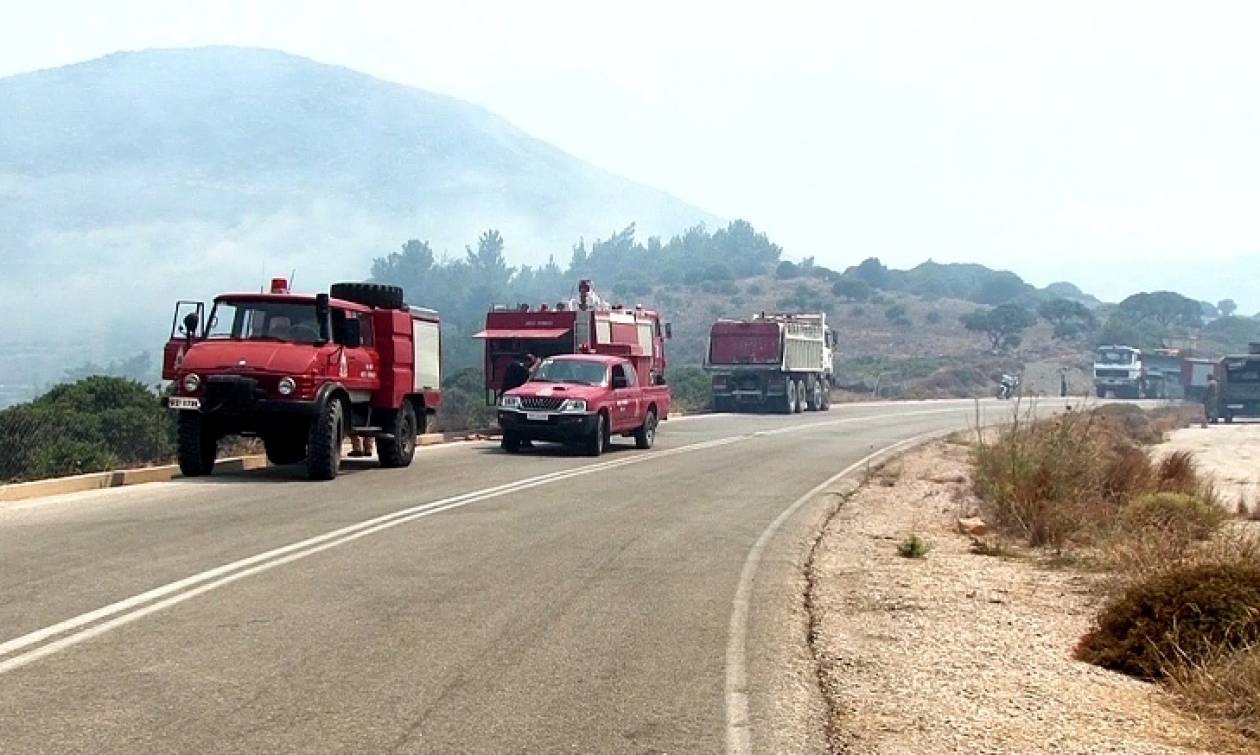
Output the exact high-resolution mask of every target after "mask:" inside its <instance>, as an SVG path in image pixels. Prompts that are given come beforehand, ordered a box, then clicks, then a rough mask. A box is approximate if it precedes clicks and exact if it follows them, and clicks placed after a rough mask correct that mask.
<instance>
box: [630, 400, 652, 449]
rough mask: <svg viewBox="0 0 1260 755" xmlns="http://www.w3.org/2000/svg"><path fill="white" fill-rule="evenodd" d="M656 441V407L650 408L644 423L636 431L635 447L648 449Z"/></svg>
mask: <svg viewBox="0 0 1260 755" xmlns="http://www.w3.org/2000/svg"><path fill="white" fill-rule="evenodd" d="M655 442H656V409H654V408H653V409H648V413H647V417H645V418H644V419H643V425H642V426H641V427H639V429H638V430H635V431H634V447H635V448H642V449H645V450H646V449H648V448H651V447H652V444H653V443H655Z"/></svg>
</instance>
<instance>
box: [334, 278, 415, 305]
mask: <svg viewBox="0 0 1260 755" xmlns="http://www.w3.org/2000/svg"><path fill="white" fill-rule="evenodd" d="M328 295H329V296H331V297H332V298H334V299H344V300H345V301H352V302H354V303H355V304H362V305H364V306H366V307H376V308H377V309H402V308H403V306H404V304H403V290H402V288H400V287H399V286H390V285H387V284H385V283H334V284H332V287H331V288H329V289H328Z"/></svg>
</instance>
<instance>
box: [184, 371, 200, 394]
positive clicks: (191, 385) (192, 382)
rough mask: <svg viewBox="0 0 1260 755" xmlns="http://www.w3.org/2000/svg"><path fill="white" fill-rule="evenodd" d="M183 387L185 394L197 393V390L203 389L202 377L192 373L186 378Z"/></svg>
mask: <svg viewBox="0 0 1260 755" xmlns="http://www.w3.org/2000/svg"><path fill="white" fill-rule="evenodd" d="M182 385H183V386H184V391H185V392H187V393H196V392H197V389H198V388H200V387H201V376H200V375H198V374H197V373H195V372H190V373H188V374H187V375H185V376H184V382H183V383H182Z"/></svg>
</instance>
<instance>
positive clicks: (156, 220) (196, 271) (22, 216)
mask: <svg viewBox="0 0 1260 755" xmlns="http://www.w3.org/2000/svg"><path fill="white" fill-rule="evenodd" d="M630 222H635V223H637V225H638V229H639V232H640V233H641V234H642V235H645V236H646V235H649V234H672V233H675V232H678V231H681V230H682V229H683V228H685V227H687V226H690V225H693V224H696V223H700V222H705V223H708V224H709V225H710V226H713V225H714V224H715V223H716V222H717V220H716V218H714V217H712V216H710V215H708V214H706V213H705V212H703V211H701V210H698V209H696V208H694V207H691V206H688V205H686V204H684V203H682V202H680V201H679V200H677V199H675V198H673V197H671V196H669V195H667V194H664V193H662V192H660V191H656V190H654V189H651V188H648V187H645V186H642V185H639V184H636V183H633V182H631V181H628V180H625V179H623V178H619V177H617V176H614V175H611V174H609V173H607V172H604V171H602V170H599V169H597V168H595V167H593V166H591V165H589V164H587V163H584V162H582V161H580V160H578V159H576V158H574V157H573V156H571V155H568V154H566V153H564V152H563V151H561V150H559V149H557V148H555V147H553V146H550V145H548V144H546V143H544V142H541V141H539V140H537V139H534V138H532V137H530V136H528V135H526V134H524V133H523V132H521V131H519V130H518V129H516V128H514V127H513V126H512V125H511V124H509V123H507V122H506V121H504V120H503V119H501V118H499V117H497V116H495V115H494V114H492V113H490V112H487V111H486V110H484V109H483V108H480V107H477V106H474V105H470V104H468V103H465V102H461V101H459V100H456V99H453V98H450V97H445V96H441V95H436V94H432V93H430V92H426V91H422V90H419V89H413V88H409V87H405V86H400V85H397V84H391V83H388V82H384V81H381V80H378V79H374V78H372V77H369V76H366V75H363V74H360V73H356V72H354V71H351V70H347V69H345V68H339V67H335V66H328V65H323V64H320V63H316V62H313V61H311V60H307V59H303V58H298V57H294V56H291V55H286V54H283V53H279V52H274V51H268V50H257V49H242V48H202V49H191V50H151V51H145V52H135V53H118V54H114V55H110V56H107V57H105V58H101V59H98V60H93V61H89V62H86V63H81V64H77V65H72V66H66V67H63V68H57V69H53V70H46V71H38V72H35V73H29V74H23V75H19V76H12V77H8V78H3V79H0V261H2V263H3V270H4V274H3V277H2V278H0V318H3V321H4V322H5V324H6V326H7V327H6V328H5V329H4V334H3V335H0V355H3V356H4V357H5V358H4V359H2V360H0V385H3V384H5V383H8V384H10V385H11V384H12V383H13V382H14V381H15V380H18V379H19V377H20V376H25V377H26V378H27V380H26V382H30V379H32V378H33V379H36V380H46V379H49V378H52V377H56V376H58V375H59V374H60V371H61V369H62V368H65V367H71V366H75V365H77V364H80V363H82V362H84V361H87V360H88V359H92V360H96V361H99V362H104V361H109V360H110V359H112V358H117V357H122V356H128V355H129V353H128V352H134V351H135V350H137V349H139V348H141V347H143V346H148V347H151V348H153V349H155V350H156V348H157V347H158V346H159V341H160V340H161V339H162V338H163V337H164V335H165V331H166V329H167V327H168V322H167V318H168V315H169V311H170V306H171V304H172V303H173V301H174V299H176V298H180V297H185V298H202V297H204V296H207V295H209V294H212V293H214V292H216V291H219V290H224V289H228V290H230V289H251V288H255V287H257V286H258V285H259V284H260V283H261V282H262V281H263V280H264V279H266V278H267V277H268V276H270V275H273V274H281V273H284V274H287V273H288V272H290V271H291V270H294V269H296V270H297V279H298V288H308V289H309V288H312V287H315V286H323V285H325V284H326V283H327V282H328V281H329V280H330V279H333V278H338V277H360V276H363V275H365V274H366V273H367V271H368V268H369V263H370V261H371V259H372V257H373V256H379V255H381V254H384V253H387V252H389V251H392V250H394V249H396V248H397V246H398V245H399V244H401V243H402V242H403V241H405V240H406V239H408V238H424V239H429V240H430V241H432V242H433V246H434V248H435V250H437V251H438V252H439V253H442V252H443V251H446V252H449V253H451V254H462V252H463V246H464V244H467V243H475V240H476V237H477V234H478V233H479V232H480V231H482V230H485V229H486V228H489V227H495V228H498V229H500V230H501V231H502V232H503V235H504V237H505V238H506V240H507V249H506V253H507V256H508V257H509V260H511V261H512V262H516V263H521V262H529V263H538V262H543V261H545V260H546V258H547V255H548V254H555V255H556V256H557V258H558V259H560V260H561V261H562V262H563V261H564V260H567V258H568V256H569V249H570V247H571V245H572V244H573V243H574V242H575V241H576V240H577V239H578V237H579V236H585V237H587V238H590V237H592V236H595V235H600V236H607V235H609V234H610V233H612V232H613V231H616V230H618V229H620V228H622V227H624V226H625V225H627V224H628V223H630ZM50 308H51V309H52V310H53V313H54V314H55V316H54V317H52V318H50V317H49V316H48V315H49V309H50ZM65 315H71V317H66V316H65ZM68 345H73V346H74V348H75V349H76V350H75V351H71V352H69V353H67V352H66V348H65V347H67V346H68ZM50 347H52V348H50ZM15 361H16V362H18V364H16V365H15V364H14V362H15ZM5 363H8V364H7V365H6V364H5ZM3 390H4V389H3V388H2V387H0V393H2V392H3Z"/></svg>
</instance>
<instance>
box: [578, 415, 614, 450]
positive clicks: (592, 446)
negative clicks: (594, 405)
mask: <svg viewBox="0 0 1260 755" xmlns="http://www.w3.org/2000/svg"><path fill="white" fill-rule="evenodd" d="M607 447H608V420H607V419H605V418H604V415H603V414H596V415H595V429H594V430H592V431H591V434H590V435H588V436H586V441H585V443H584V444H583V450H585V451H586V455H587V456H599V455H600V454H602V453H604V449H605V448H607Z"/></svg>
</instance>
